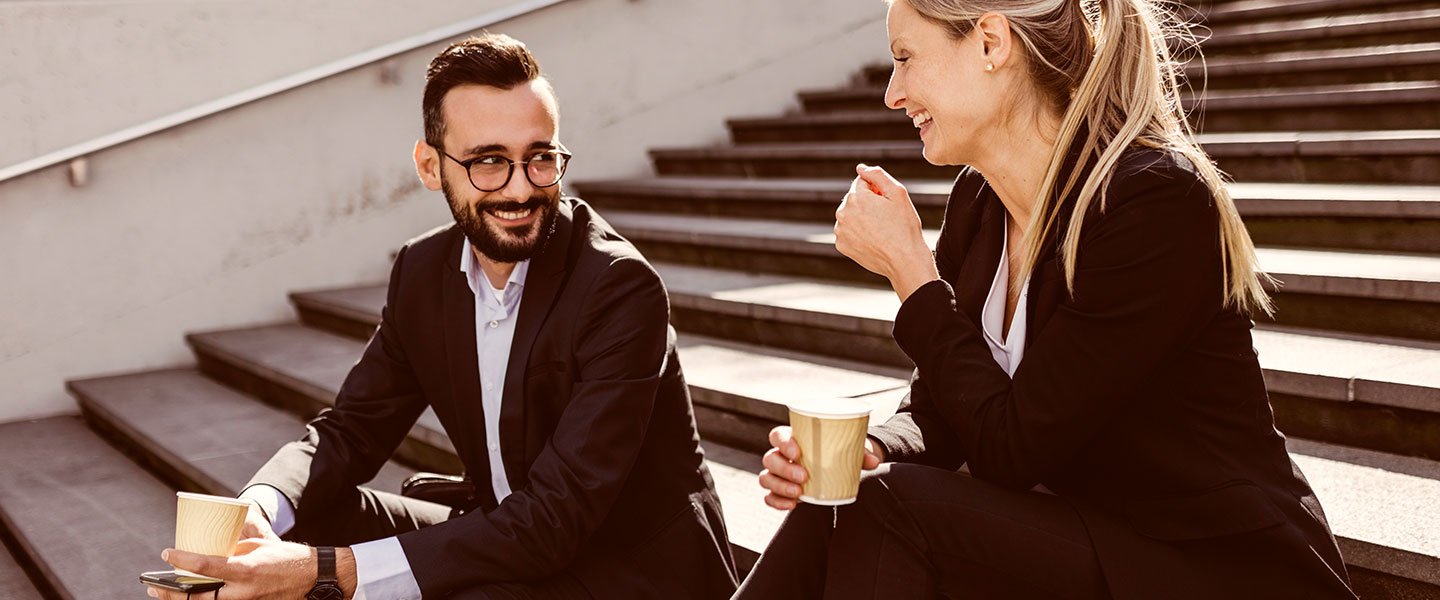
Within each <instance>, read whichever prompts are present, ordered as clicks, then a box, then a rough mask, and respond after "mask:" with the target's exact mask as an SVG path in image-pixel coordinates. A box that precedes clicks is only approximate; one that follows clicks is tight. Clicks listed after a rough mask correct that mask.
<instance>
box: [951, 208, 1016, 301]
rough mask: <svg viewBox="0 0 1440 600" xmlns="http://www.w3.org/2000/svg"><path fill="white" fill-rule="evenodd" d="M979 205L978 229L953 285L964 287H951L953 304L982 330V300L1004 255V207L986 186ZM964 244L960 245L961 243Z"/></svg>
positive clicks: (987, 294)
mask: <svg viewBox="0 0 1440 600" xmlns="http://www.w3.org/2000/svg"><path fill="white" fill-rule="evenodd" d="M975 201H976V202H979V203H980V210H979V217H978V218H979V219H980V223H979V226H978V227H976V228H975V236H974V237H973V238H971V240H970V244H969V250H968V251H966V252H965V259H964V263H962V264H961V265H960V272H959V275H958V276H957V278H956V281H963V282H966V284H965V285H954V283H953V282H952V287H954V289H955V294H956V297H955V302H956V304H957V306H958V308H959V309H960V310H961V311H963V312H964V313H965V314H966V315H967V316H969V317H970V320H971V321H973V322H974V323H975V326H976V327H982V325H981V323H980V314H981V312H983V310H984V308H985V298H986V297H987V296H989V293H990V282H991V281H994V280H995V268H996V267H997V266H999V265H1000V253H1002V252H1004V251H1005V207H1004V206H1003V205H1002V204H1000V198H999V197H998V196H996V195H995V192H994V191H992V190H991V189H990V186H989V185H986V186H984V187H983V188H981V191H980V194H979V196H978V197H977V198H976V199H975ZM961 243H962V244H963V243H964V242H963V241H962V242H961Z"/></svg>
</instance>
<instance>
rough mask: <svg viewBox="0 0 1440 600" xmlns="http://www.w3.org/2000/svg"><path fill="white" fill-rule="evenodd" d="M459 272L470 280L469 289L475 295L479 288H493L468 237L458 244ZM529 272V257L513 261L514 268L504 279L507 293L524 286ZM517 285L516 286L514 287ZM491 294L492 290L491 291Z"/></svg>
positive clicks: (478, 292)
mask: <svg viewBox="0 0 1440 600" xmlns="http://www.w3.org/2000/svg"><path fill="white" fill-rule="evenodd" d="M460 272H461V273H464V274H465V279H466V280H468V281H469V282H470V291H471V292H474V293H475V295H476V296H479V295H480V291H481V290H486V291H490V290H494V289H495V286H492V285H490V279H489V278H488V277H486V276H485V272H484V270H482V269H481V268H480V263H479V261H477V260H476V259H475V251H474V246H471V245H470V239H469V238H466V239H465V243H464V244H461V246H460ZM529 273H530V259H528V258H527V259H525V260H522V261H520V262H518V263H515V268H514V269H512V270H511V271H510V279H508V280H506V281H505V291H506V292H507V294H508V293H509V292H510V291H511V290H512V289H520V288H524V287H525V276H526V275H527V274H529ZM515 286H518V287H515ZM492 295H493V292H492Z"/></svg>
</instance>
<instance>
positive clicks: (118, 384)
mask: <svg viewBox="0 0 1440 600" xmlns="http://www.w3.org/2000/svg"><path fill="white" fill-rule="evenodd" d="M66 387H67V388H69V390H70V393H71V394H73V395H74V396H75V398H76V399H77V400H78V401H79V403H80V409H81V410H82V411H84V414H85V417H86V419H87V420H88V421H89V422H90V423H91V425H92V426H93V427H95V428H96V429H97V430H100V431H102V432H105V434H106V435H107V437H109V438H110V439H111V440H112V441H115V442H117V445H118V446H120V447H122V448H125V449H126V450H127V453H128V454H130V455H131V456H139V457H143V460H141V462H142V463H143V464H145V465H146V466H148V467H150V470H151V472H154V473H157V474H158V475H160V476H161V478H163V479H165V480H166V481H168V482H170V484H171V485H172V486H174V487H176V488H178V489H182V490H187V491H192V492H200V493H204V494H215V495H220V496H235V495H237V494H239V493H240V490H241V489H242V488H243V487H244V486H245V484H246V483H247V482H249V480H250V477H251V476H253V475H254V474H255V472H256V471H258V470H259V469H260V467H261V466H262V465H264V464H265V461H267V460H269V459H270V457H271V456H273V455H274V454H275V451H276V450H278V449H279V448H280V447H281V446H283V445H285V444H286V443H288V442H292V441H294V440H297V439H300V437H301V436H302V435H303V434H304V429H303V425H304V422H303V421H301V420H299V419H298V418H297V417H296V415H294V414H291V413H288V412H285V411H283V410H280V409H278V408H274V407H272V406H268V405H265V404H262V403H259V402H256V401H255V400H254V399H253V398H250V397H249V396H245V395H244V394H241V393H239V392H236V391H234V390H232V389H230V388H228V387H225V386H223V385H221V384H219V383H217V382H215V381H214V380H212V379H209V378H207V377H205V376H204V375H201V374H200V373H199V372H198V371H195V370H193V369H171V370H161V371H149V372H144V373H135V374H128V375H117V376H109V377H98V378H90V379H82V380H76V381H71V382H69V383H68V384H67V385H66ZM413 473H414V469H407V468H404V467H401V466H400V465H398V464H396V463H394V462H393V461H392V462H389V463H386V464H385V466H384V467H382V468H381V469H380V472H379V474H377V475H376V477H375V479H374V480H373V481H372V482H370V483H369V484H368V485H370V486H371V487H373V488H375V489H378V490H383V491H387V492H391V493H395V494H398V493H400V484H401V483H403V482H404V481H405V479H406V478H407V477H409V476H410V475H411V474H413Z"/></svg>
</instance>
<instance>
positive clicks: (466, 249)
mask: <svg viewBox="0 0 1440 600" xmlns="http://www.w3.org/2000/svg"><path fill="white" fill-rule="evenodd" d="M460 271H461V272H463V273H465V279H466V281H467V282H468V283H469V284H470V291H471V292H472V293H473V294H474V295H475V354H476V357H477V358H478V364H477V367H478V369H479V373H480V405H481V408H482V412H483V414H484V417H485V440H486V445H487V451H488V453H489V457H490V488H491V489H492V490H494V492H495V501H496V502H497V503H498V502H502V501H504V500H505V497H506V496H509V495H510V492H511V490H510V482H509V480H508V479H506V476H505V464H504V462H503V461H502V460H501V455H500V402H501V400H502V398H503V395H504V392H505V372H506V370H507V368H508V367H509V362H510V346H511V344H512V343H513V341H514V339H515V321H516V319H515V318H514V317H515V315H516V312H517V311H518V310H519V308H520V299H521V297H522V296H523V295H524V292H525V276H526V274H528V273H529V271H530V261H529V260H524V261H521V262H519V263H517V264H516V265H515V269H514V270H513V271H511V272H510V279H509V280H508V281H506V282H505V289H503V290H502V289H496V288H495V286H493V285H491V283H490V280H489V278H487V277H486V276H485V272H484V271H483V270H482V269H481V268H480V263H479V262H478V261H477V260H476V258H475V253H474V251H473V247H472V246H471V245H470V240H465V243H464V244H463V247H462V248H461V249H460ZM240 497H241V498H246V499H250V500H254V501H255V502H256V503H258V504H259V505H260V507H261V509H262V510H264V511H265V514H266V515H267V516H269V517H270V518H271V527H272V528H273V529H274V530H275V533H276V535H285V532H287V531H289V530H290V528H291V527H294V526H295V507H293V506H291V505H290V500H289V499H288V498H286V497H285V495H284V494H281V493H280V490H277V489H275V488H274V487H271V486H268V485H264V484H259V485H255V486H252V487H250V488H249V489H247V490H245V491H244V492H243V493H242V494H240ZM350 550H351V551H352V552H354V553H355V578H356V589H355V598H354V600H419V598H420V584H419V583H417V582H416V581H415V574H414V572H413V571H412V570H411V568H410V561H409V560H408V559H407V558H406V557H405V549H404V548H403V547H401V546H400V540H399V539H397V538H395V537H388V538H384V539H380V540H375V541H373V542H365V543H361V544H355V545H354V546H351V547H350Z"/></svg>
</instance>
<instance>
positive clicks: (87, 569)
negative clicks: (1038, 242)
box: [0, 0, 1440, 600]
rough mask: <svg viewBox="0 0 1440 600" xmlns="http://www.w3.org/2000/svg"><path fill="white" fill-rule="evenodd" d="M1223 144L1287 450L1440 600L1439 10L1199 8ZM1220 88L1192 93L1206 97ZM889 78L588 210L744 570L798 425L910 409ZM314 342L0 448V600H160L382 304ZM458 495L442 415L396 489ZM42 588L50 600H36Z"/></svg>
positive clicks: (772, 519)
mask: <svg viewBox="0 0 1440 600" xmlns="http://www.w3.org/2000/svg"><path fill="white" fill-rule="evenodd" d="M1201 9H1202V10H1203V11H1204V12H1205V13H1206V14H1207V19H1208V20H1207V24H1208V25H1209V26H1210V28H1211V29H1212V34H1213V35H1212V37H1211V38H1210V40H1209V41H1208V42H1206V45H1205V49H1206V55H1207V58H1208V60H1207V65H1208V72H1209V79H1208V82H1207V83H1208V87H1206V88H1204V89H1206V90H1207V91H1206V94H1205V96H1204V101H1203V103H1202V102H1201V101H1200V98H1199V95H1198V94H1197V95H1195V96H1192V97H1187V99H1186V102H1187V103H1188V104H1189V105H1191V106H1203V107H1204V110H1203V112H1197V114H1196V123H1197V126H1199V127H1200V129H1201V131H1202V135H1203V138H1202V141H1203V142H1204V143H1205V146H1206V148H1207V150H1209V151H1210V152H1211V153H1212V154H1213V155H1214V156H1216V157H1217V159H1218V160H1219V161H1220V164H1221V166H1222V168H1224V169H1226V170H1227V171H1228V172H1230V173H1232V174H1233V175H1234V176H1235V178H1236V179H1237V180H1238V181H1237V183H1236V184H1234V186H1233V187H1232V192H1233V193H1234V195H1235V196H1236V198H1237V202H1238V204H1239V206H1240V209H1241V212H1242V213H1243V215H1244V218H1245V220H1246V223H1247V225H1248V226H1249V227H1250V230H1251V232H1252V234H1253V236H1254V237H1255V239H1256V241H1257V243H1258V244H1259V245H1261V246H1262V250H1261V256H1262V260H1263V261H1264V264H1265V266H1266V268H1267V269H1269V270H1270V271H1271V272H1272V273H1274V274H1275V275H1276V276H1277V277H1278V278H1279V279H1281V280H1282V281H1283V282H1284V286H1283V287H1282V288H1280V289H1279V290H1277V292H1276V298H1277V302H1278V304H1279V308H1280V310H1279V313H1278V314H1277V318H1276V320H1275V321H1273V322H1265V323H1261V324H1260V325H1259V326H1258V327H1257V329H1256V331H1255V345H1256V348H1257V349H1258V350H1259V352H1260V357H1261V363H1262V366H1263V367H1264V369H1265V376H1266V381H1267V383H1268V385H1269V388H1270V392H1271V401H1272V403H1273V405H1274V407H1275V413H1276V419H1277V425H1278V426H1279V428H1280V429H1281V430H1282V431H1283V432H1285V433H1286V434H1287V435H1288V436H1289V437H1290V441H1289V448H1290V451H1291V454H1292V456H1293V457H1294V458H1295V460H1296V462H1298V463H1299V464H1300V466H1301V468H1302V469H1304V470H1305V473H1306V474H1307V476H1308V477H1309V478H1310V479H1311V481H1312V483H1313V484H1314V486H1315V488H1316V490H1317V493H1318V494H1319V496H1320V499H1321V501H1322V502H1323V503H1324V506H1325V508H1326V511H1327V514H1328V515H1329V517H1330V519H1331V522H1332V525H1333V527H1334V529H1335V532H1336V535H1337V536H1338V537H1339V539H1340V544H1341V549H1342V551H1343V552H1344V554H1345V557H1346V560H1347V562H1348V563H1349V565H1350V569H1351V575H1352V578H1353V579H1354V580H1355V584H1356V589H1357V591H1358V592H1360V593H1361V595H1362V597H1365V598H1395V599H1400V598H1405V599H1409V598H1440V23H1437V20H1440V14H1437V13H1440V1H1437V2H1404V1H1400V2H1397V1H1386V2H1380V1H1378V0H1298V1H1282V0H1244V1H1232V2H1215V3H1211V4H1208V5H1206V6H1202V7H1201ZM1198 64H1199V63H1192V66H1191V67H1190V71H1189V72H1190V75H1191V77H1192V78H1195V89H1196V90H1200V89H1202V86H1201V85H1200V83H1201V82H1200V81H1199V80H1198V77H1199V75H1200V71H1199V66H1198ZM887 77H888V67H871V68H865V69H863V70H862V71H860V72H859V73H858V74H857V76H856V78H855V80H854V82H853V84H852V85H849V86H846V87H843V88H839V89H832V90H814V91H803V92H800V94H799V96H798V100H799V106H800V110H799V111H798V112H795V113H793V114H787V115H780V116H765V117H753V118H736V119H732V120H730V121H729V126H730V130H731V132H732V138H733V143H732V144H731V145H728V146H721V147H708V148H675V149H657V150H654V151H653V157H654V162H655V167H656V172H657V173H658V175H659V176H658V177H653V178H644V179H630V180H613V181H583V182H578V183H577V184H576V188H577V190H576V191H578V192H579V194H580V195H581V196H582V197H584V198H586V199H587V200H589V201H590V202H592V203H593V204H595V205H596V206H598V207H599V208H600V210H601V211H602V213H603V214H604V215H605V216H606V218H607V219H609V220H610V222H611V223H612V224H614V225H615V226H616V227H617V228H619V229H620V230H621V231H622V233H624V234H625V235H626V236H627V237H629V239H631V240H632V241H634V242H635V243H636V244H637V245H638V246H640V248H641V249H642V250H643V251H644V252H645V253H646V255H647V256H648V257H649V258H650V259H651V260H652V261H653V262H654V263H655V264H656V267H657V268H658V270H659V271H660V273H661V275H662V277H663V278H664V279H665V281H666V284H667V286H668V288H669V290H670V294H671V306H672V318H673V321H674V323H675V325H676V327H677V328H678V329H679V330H680V331H681V360H682V362H683V364H684V367H685V370H686V375H687V381H689V383H690V385H691V389H692V392H693V394H694V398H695V402H696V407H695V408H696V413H697V419H698V421H699V424H700V428H701V434H702V436H704V438H705V439H706V442H705V447H706V453H707V457H708V460H709V462H710V467H711V469H712V470H713V473H714V475H715V477H716V483H717V486H718V487H719V490H720V494H721V496H722V498H723V502H724V508H725V515H726V519H727V521H728V523H729V526H730V528H731V534H732V543H733V546H734V549H735V551H736V553H737V556H738V557H739V558H740V562H741V563H742V565H746V566H748V565H749V564H750V563H751V562H753V560H754V558H755V556H756V554H757V553H758V552H759V551H760V550H762V549H763V548H764V546H765V544H766V543H767V541H768V540H769V538H770V536H771V535H772V534H773V532H774V530H775V527H776V526H777V525H778V523H779V521H780V519H781V518H782V517H783V515H781V514H780V513H778V512H775V511H772V510H770V509H768V508H766V507H765V506H764V504H763V501H762V500H761V496H762V494H761V490H760V489H759V488H758V486H757V485H756V483H755V475H756V473H758V472H759V470H760V465H759V459H758V456H759V453H760V452H761V451H763V450H764V448H765V447H766V443H765V434H766V432H767V431H768V430H769V429H770V427H772V426H774V425H776V424H779V423H782V422H783V421H784V420H785V409H784V403H785V402H787V401H789V400H792V399H795V398H801V397H833V396H852V397H859V398H864V399H867V400H869V401H871V402H872V404H873V405H874V406H875V407H876V410H877V415H876V418H877V419H883V418H884V417H885V416H887V415H888V414H889V413H890V412H891V411H893V410H894V407H895V405H896V403H898V402H899V400H900V398H901V396H903V394H904V392H905V389H904V387H905V378H906V377H907V375H908V369H909V366H910V365H909V363H908V361H907V360H906V359H905V357H904V356H903V355H902V354H901V353H900V351H899V350H898V348H896V346H895V344H894V342H893V341H892V339H891V338H890V328H891V319H893V317H894V315H895V311H896V309H897V307H898V305H899V304H898V301H897V300H896V298H895V296H894V294H893V293H892V292H890V291H889V290H888V289H887V288H885V287H883V286H882V285H881V284H882V282H880V281H878V280H877V279H876V278H875V277H873V276H871V275H868V274H867V273H865V272H864V271H862V270H860V269H859V268H858V267H855V266H854V265H852V264H851V263H850V262H849V261H848V260H846V259H844V258H843V257H841V256H840V255H839V254H838V253H837V252H835V250H834V247H833V236H832V235H831V220H832V219H833V212H834V209H835V206H836V205H837V203H838V202H839V199H840V197H841V195H842V194H843V193H844V190H845V189H846V187H847V185H848V180H849V177H848V174H849V173H851V172H852V168H853V166H854V163H856V162H866V163H869V164H880V165H882V166H885V167H886V168H888V169H891V171H892V172H895V173H897V174H898V175H899V176H900V177H901V178H902V179H903V180H904V181H905V182H906V183H907V184H908V185H909V186H910V190H911V193H912V195H913V196H914V198H915V200H916V203H917V205H918V207H919V209H920V213H921V217H922V220H923V221H924V223H925V225H926V226H927V227H929V228H931V229H932V231H931V235H932V237H933V235H934V233H935V231H933V229H936V228H938V226H939V225H940V218H941V214H942V211H943V205H944V201H945V194H946V193H947V192H948V190H949V187H950V186H949V181H948V180H949V179H950V178H952V177H953V176H954V173H955V170H954V169H945V168H937V167H933V166H930V165H927V164H925V163H924V161H923V160H922V159H921V158H920V154H919V150H920V146H919V143H918V142H917V141H916V138H915V133H914V129H913V127H912V126H911V125H910V123H909V122H908V121H907V120H905V119H904V118H903V115H898V114H892V112H891V111H887V110H886V109H884V107H883V105H882V102H881V98H882V96H883V88H884V84H885V80H886V78H887ZM291 302H292V303H293V305H294V306H295V308H296V311H297V314H298V317H299V319H298V322H297V323H280V324H275V325H270V326H264V327H250V328H244V329H234V330H223V331H209V332H200V333H195V334H192V335H190V336H188V337H187V342H188V343H189V344H190V346H191V348H192V349H193V351H194V355H195V363H196V366H195V367H193V368H177V369H170V370H162V371H151V372H143V373H134V374H124V375H115V376H108V377H100V378H95V379H85V380H80V381H72V382H69V384H68V389H69V390H70V392H71V393H72V394H73V395H74V396H75V398H76V399H77V401H78V402H79V405H80V407H81V410H82V413H83V416H84V420H83V421H82V420H81V419H80V418H76V417H57V418H52V419H45V420H39V421H31V422H20V423H10V424H5V425H0V456H3V457H4V458H5V460H4V461H0V481H4V482H5V483H4V485H0V539H3V540H4V542H5V544H6V546H7V547H8V549H9V551H10V552H9V555H6V554H4V553H0V600H4V599H6V598H33V597H36V596H37V595H43V596H44V597H51V598H112V597H118V596H124V595H129V594H132V593H133V594H135V595H138V594H140V593H143V591H141V589H140V587H139V584H138V582H136V580H135V577H136V575H137V574H138V573H139V572H140V571H143V570H152V569H159V568H164V565H163V563H161V562H160V560H159V558H158V552H159V550H160V549H161V548H163V547H165V546H167V545H169V543H170V542H171V540H172V535H173V525H172V523H173V510H174V509H173V508H171V507H172V506H173V503H174V499H173V491H174V490H191V491H201V492H209V493H215V494H233V493H235V492H236V491H237V489H238V487H239V486H240V485H243V483H244V482H245V480H246V479H247V478H248V477H249V475H250V474H251V473H253V472H254V470H255V469H256V468H258V467H259V465H260V464H261V463H262V462H263V461H264V460H265V459H266V458H268V457H269V456H270V454H271V453H273V452H274V450H275V449H276V448H278V447H279V446H280V445H281V444H282V443H284V442H285V441H288V440H290V439H293V438H295V437H296V436H298V434H299V431H300V426H301V423H302V422H303V420H304V419H306V418H308V417H310V416H312V415H314V414H315V412H317V411H318V410H319V409H321V408H323V407H325V406H327V405H329V404H330V403H332V402H333V399H334V396H335V392H336V390H337V389H338V388H339V385H340V383H341V381H342V380H343V378H344V376H345V373H346V372H347V371H348V369H349V367H350V365H352V364H353V363H354V361H355V360H356V359H358V357H359V356H360V353H361V350H362V348H363V345H364V340H365V339H367V338H368V337H369V335H370V334H371V332H373V330H374V327H375V325H376V324H377V323H378V320H379V311H380V308H381V306H382V304H383V302H384V287H383V285H381V282H371V285H363V286H358V287H353V288H347V289H339V290H319V291H306V292H299V293H295V294H292V295H291ZM414 469H426V470H439V471H448V472H454V471H456V470H457V469H458V461H457V459H456V457H455V454H454V449H453V447H452V446H451V445H450V442H449V440H448V439H447V438H446V436H445V435H444V433H443V432H442V431H441V430H440V428H439V425H438V423H437V422H436V420H435V419H434V417H433V415H430V414H427V415H425V416H422V418H421V419H420V421H419V422H418V423H417V424H416V426H415V427H414V428H413V429H412V430H411V432H410V435H409V436H408V438H407V439H406V441H405V443H404V444H403V445H402V447H401V448H400V450H399V451H398V452H397V454H396V456H395V458H394V461H393V462H392V463H391V464H389V465H387V466H386V467H385V468H384V469H383V470H382V471H381V473H380V474H379V475H378V476H377V478H376V480H375V481H374V482H372V485H374V486H377V487H380V488H382V489H391V490H394V489H398V485H399V481H400V480H401V479H403V477H405V476H406V475H408V473H409V472H410V471H411V470H414ZM25 574H28V577H27V576H26V575H25Z"/></svg>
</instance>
